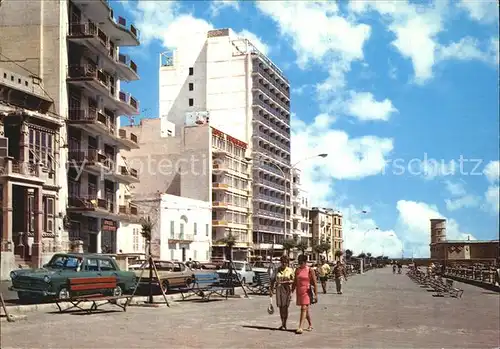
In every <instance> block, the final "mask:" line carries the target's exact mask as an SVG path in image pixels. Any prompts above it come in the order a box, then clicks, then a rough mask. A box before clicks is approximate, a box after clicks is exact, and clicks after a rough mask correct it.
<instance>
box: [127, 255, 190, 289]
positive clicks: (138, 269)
mask: <svg viewBox="0 0 500 349" xmlns="http://www.w3.org/2000/svg"><path fill="white" fill-rule="evenodd" d="M154 264H155V267H156V270H157V271H158V277H159V280H158V279H157V278H156V275H155V274H153V279H152V280H151V281H152V283H153V285H154V288H155V291H156V292H157V291H158V289H159V288H160V283H161V285H162V286H163V289H164V290H165V292H168V291H170V290H172V289H175V288H180V287H185V286H187V285H190V284H192V283H193V281H194V279H195V276H194V272H193V270H192V269H191V268H188V267H187V266H186V265H185V264H184V263H182V262H173V261H155V262H154ZM143 269H144V271H143ZM129 270H132V271H133V272H134V273H135V276H136V277H137V280H138V281H139V277H140V276H141V274H142V277H141V280H140V282H139V291H140V292H143V291H145V290H148V288H149V263H148V262H147V261H145V262H144V263H143V264H142V265H140V266H137V265H135V266H129Z"/></svg>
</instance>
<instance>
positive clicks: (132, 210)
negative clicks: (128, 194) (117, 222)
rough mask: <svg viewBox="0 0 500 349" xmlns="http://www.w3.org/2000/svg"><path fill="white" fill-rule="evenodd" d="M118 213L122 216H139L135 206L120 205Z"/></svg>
mask: <svg viewBox="0 0 500 349" xmlns="http://www.w3.org/2000/svg"><path fill="white" fill-rule="evenodd" d="M119 212H120V214H123V215H132V216H137V215H138V214H139V209H138V208H137V206H135V205H132V204H128V205H120V207H119Z"/></svg>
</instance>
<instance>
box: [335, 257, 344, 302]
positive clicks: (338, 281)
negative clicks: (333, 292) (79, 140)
mask: <svg viewBox="0 0 500 349" xmlns="http://www.w3.org/2000/svg"><path fill="white" fill-rule="evenodd" d="M333 277H334V278H335V286H336V288H337V294H342V278H344V280H345V281H347V274H346V272H345V268H344V265H343V264H342V263H341V262H340V261H337V264H336V265H335V266H334V267H333Z"/></svg>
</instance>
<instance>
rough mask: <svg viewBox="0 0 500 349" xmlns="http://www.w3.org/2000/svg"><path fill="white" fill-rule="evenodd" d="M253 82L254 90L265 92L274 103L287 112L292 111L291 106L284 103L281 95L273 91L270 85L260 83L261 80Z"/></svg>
mask: <svg viewBox="0 0 500 349" xmlns="http://www.w3.org/2000/svg"><path fill="white" fill-rule="evenodd" d="M252 82H253V88H254V89H257V90H261V91H263V92H264V93H265V94H266V95H268V96H269V97H271V98H272V101H273V102H275V103H277V104H279V105H280V106H281V107H282V108H283V109H285V110H290V104H289V103H285V102H283V101H282V100H281V98H280V95H279V94H276V93H275V92H274V91H272V90H271V88H270V87H269V85H266V84H264V83H263V82H261V81H260V79H253V80H252ZM271 86H272V85H271ZM273 87H274V86H273Z"/></svg>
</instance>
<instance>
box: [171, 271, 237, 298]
mask: <svg viewBox="0 0 500 349" xmlns="http://www.w3.org/2000/svg"><path fill="white" fill-rule="evenodd" d="M230 290H231V288H230V287H227V286H225V285H223V284H221V280H220V279H219V275H218V274H217V273H207V274H197V275H195V279H194V282H193V286H192V287H186V288H180V289H179V291H180V292H181V296H182V300H186V299H188V298H190V297H193V296H198V297H200V298H201V299H202V300H204V301H209V300H210V297H211V296H212V295H213V294H216V295H218V296H221V297H224V298H225V299H227V297H228V295H229V291H230Z"/></svg>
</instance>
